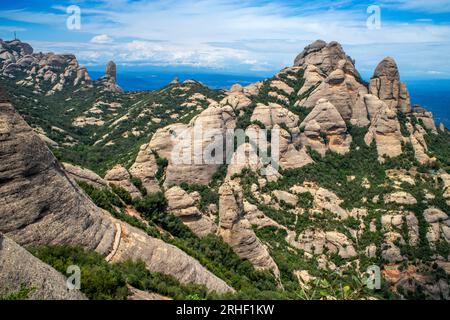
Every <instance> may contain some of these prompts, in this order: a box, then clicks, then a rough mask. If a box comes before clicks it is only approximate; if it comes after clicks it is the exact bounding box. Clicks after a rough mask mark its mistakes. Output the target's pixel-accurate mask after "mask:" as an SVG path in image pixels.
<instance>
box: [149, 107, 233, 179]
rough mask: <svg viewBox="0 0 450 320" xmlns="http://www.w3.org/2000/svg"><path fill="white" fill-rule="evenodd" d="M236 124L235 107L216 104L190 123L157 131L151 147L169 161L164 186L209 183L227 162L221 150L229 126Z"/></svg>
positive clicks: (174, 125)
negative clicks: (184, 183) (183, 183)
mask: <svg viewBox="0 0 450 320" xmlns="http://www.w3.org/2000/svg"><path fill="white" fill-rule="evenodd" d="M235 125H236V124H235V114H234V110H233V109H232V107H230V106H219V105H217V104H216V105H211V106H209V107H208V108H207V109H206V110H204V111H203V112H201V113H200V114H199V115H198V116H197V117H195V118H194V119H192V120H191V122H190V123H189V124H188V125H184V124H173V125H169V126H167V127H165V128H162V129H159V130H157V131H156V133H155V134H154V135H153V137H152V139H151V141H150V143H149V147H150V149H151V150H154V151H156V152H157V153H158V155H159V156H160V157H161V158H166V159H167V160H168V162H169V165H168V167H167V169H166V175H165V181H164V185H165V186H170V185H174V184H180V183H182V182H186V183H190V184H194V183H197V184H208V183H209V181H210V180H211V177H212V176H213V174H214V173H215V172H216V171H217V169H218V168H219V166H220V165H221V164H222V163H224V161H225V158H224V157H225V154H224V153H223V152H221V150H222V148H223V146H224V141H225V135H226V132H227V129H233V128H234V127H235ZM213 153H214V154H213Z"/></svg>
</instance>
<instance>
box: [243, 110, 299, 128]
mask: <svg viewBox="0 0 450 320" xmlns="http://www.w3.org/2000/svg"><path fill="white" fill-rule="evenodd" d="M251 121H259V122H261V123H263V124H264V125H265V127H266V129H272V128H273V127H274V126H275V125H277V124H278V125H281V124H284V125H286V127H287V128H288V129H289V131H290V132H291V134H294V135H295V134H298V124H299V117H298V116H297V115H296V114H293V113H292V112H290V111H289V110H288V109H286V108H284V107H282V106H281V105H279V104H277V103H269V104H268V105H265V104H261V103H258V105H257V106H256V108H255V110H254V111H253V114H252V117H251Z"/></svg>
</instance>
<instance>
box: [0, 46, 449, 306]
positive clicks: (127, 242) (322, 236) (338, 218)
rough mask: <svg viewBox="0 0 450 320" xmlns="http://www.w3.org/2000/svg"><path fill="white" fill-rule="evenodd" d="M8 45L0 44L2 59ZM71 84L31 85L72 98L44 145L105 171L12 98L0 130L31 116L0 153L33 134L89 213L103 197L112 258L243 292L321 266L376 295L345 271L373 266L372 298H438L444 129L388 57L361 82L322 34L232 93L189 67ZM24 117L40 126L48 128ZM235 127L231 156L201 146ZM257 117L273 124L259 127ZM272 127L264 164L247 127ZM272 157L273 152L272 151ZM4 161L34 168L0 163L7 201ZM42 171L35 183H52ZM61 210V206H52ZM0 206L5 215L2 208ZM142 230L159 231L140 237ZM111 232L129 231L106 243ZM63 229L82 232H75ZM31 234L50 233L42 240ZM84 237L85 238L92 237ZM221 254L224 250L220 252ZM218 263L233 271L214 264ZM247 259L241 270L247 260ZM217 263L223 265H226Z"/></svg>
mask: <svg viewBox="0 0 450 320" xmlns="http://www.w3.org/2000/svg"><path fill="white" fill-rule="evenodd" d="M13 44H14V46H17V47H19V48H21V49H20V50H21V51H20V52H22V51H23V53H29V52H30V48H28V47H27V46H25V45H24V46H21V45H19V44H18V43H13ZM7 45H10V43H7ZM22 47H23V48H22ZM4 52H8V53H10V52H9V51H8V50H6V51H4ZM4 52H3V51H2V52H1V53H0V57H3V56H5V57H7V59H9V60H11V59H12V58H11V57H10V56H9V55H7V54H6V53H4ZM1 54H3V56H2V55H1ZM10 54H11V53H10ZM2 59H3V58H2ZM4 60H5V59H4ZM19 61H20V59H19ZM10 64H11V63H8V64H7V65H6V67H5V63H3V64H1V66H3V69H2V70H3V73H4V72H5V70H6V71H7V74H8V73H9V72H10V71H11V70H15V69H14V68H15V67H14V68H13V67H9V68H8V66H9V65H10ZM107 69H108V72H107V76H106V77H105V80H106V81H107V82H108V81H113V82H112V83H115V66H114V65H113V64H112V63H110V64H109V65H108V68H107ZM3 79H5V78H2V80H3ZM8 81H11V80H10V78H9V77H7V79H6V80H5V83H6V84H7V85H8V89H9V92H10V94H12V95H13V96H14V100H15V103H17V104H19V106H20V104H21V103H23V102H24V101H28V100H27V98H28V97H29V96H30V95H32V94H34V93H32V92H31V93H30V92H29V91H26V90H25V91H23V93H24V94H23V97H21V96H20V94H19V95H18V92H19V89H18V88H17V89H12V88H13V87H12V86H11V83H10V82H8ZM100 81H102V80H100ZM16 84H17V83H16ZM22 84H23V83H20V84H18V85H19V86H20V85H22ZM91 89H92V88H91ZM67 90H68V91H67V94H65V93H64V90H63V91H61V92H60V93H57V94H54V95H53V94H51V95H48V96H47V94H43V93H41V94H39V95H38V96H39V97H38V98H39V99H42V101H50V100H46V99H54V100H52V104H47V106H48V107H49V108H50V107H51V108H56V107H58V106H60V105H61V103H62V102H63V101H64V103H66V104H67V105H65V106H64V108H63V109H60V110H63V112H64V113H65V112H67V111H68V110H70V108H71V107H72V108H73V106H76V107H77V108H78V109H77V111H76V114H74V115H68V116H67V117H65V118H64V122H61V123H60V124H59V125H61V124H63V125H64V128H65V129H62V128H59V127H58V128H59V129H61V130H63V131H64V132H65V134H64V136H65V137H68V136H70V137H74V136H75V133H77V137H78V139H79V141H78V142H77V143H75V145H71V146H64V145H63V143H62V142H61V141H60V140H58V139H56V138H55V140H58V141H54V140H53V139H51V137H53V136H51V137H48V136H47V138H50V140H53V142H55V143H56V145H55V144H53V143H52V142H51V141H48V140H46V143H49V144H50V145H51V148H52V149H53V150H54V152H55V153H56V154H58V152H59V151H60V152H61V155H60V159H61V160H71V161H69V162H72V163H73V164H76V165H79V166H80V165H81V166H82V167H83V166H85V167H88V168H89V169H93V168H94V166H93V165H94V164H95V163H96V160H97V159H95V158H93V159H87V161H86V160H84V159H86V158H84V157H86V156H89V154H90V152H91V151H92V152H93V153H92V154H94V152H96V154H98V155H99V156H100V157H99V158H98V159H100V162H102V164H103V166H102V169H101V170H96V171H97V173H101V176H100V175H97V173H94V172H92V171H87V170H85V169H83V168H81V167H74V166H73V164H66V165H65V166H64V167H63V166H61V165H59V164H58V162H57V161H56V160H55V159H54V158H53V157H52V156H50V155H51V153H50V151H48V149H47V148H46V147H45V144H44V142H42V141H38V140H36V139H39V138H38V136H37V135H36V134H34V133H32V131H31V129H30V128H29V127H28V126H27V125H25V124H24V122H23V120H17V119H18V118H17V117H18V116H17V117H16V116H14V112H15V111H13V109H12V106H11V105H10V104H8V103H7V102H3V103H2V115H3V118H2V119H0V120H1V121H0V123H2V124H4V125H3V128H4V129H3V131H4V132H0V133H1V134H2V135H0V136H3V137H4V139H6V140H5V141H8V139H10V138H11V137H14V135H15V134H16V133H15V131H14V130H15V129H14V128H15V127H14V125H17V124H19V125H20V126H23V127H27V130H26V132H27V133H26V137H25V138H24V141H23V143H17V144H16V145H17V146H19V147H18V148H17V149H14V148H12V147H5V148H4V150H3V152H4V154H3V156H4V157H14V156H16V157H19V158H20V157H23V158H24V159H26V157H27V156H30V153H29V152H28V151H27V150H26V147H25V146H26V145H27V144H30V143H31V144H33V145H38V146H40V147H39V148H38V149H39V150H40V151H39V152H37V153H36V154H35V156H40V155H45V154H47V155H49V154H50V155H49V156H48V157H44V159H47V160H48V161H50V162H52V163H54V164H55V167H54V168H57V169H58V170H57V171H58V172H60V174H63V175H64V176H65V178H64V179H66V181H73V183H74V185H73V186H72V187H73V188H74V189H76V190H79V192H80V194H81V195H80V196H81V197H83V199H84V200H82V203H84V204H86V205H88V206H91V209H89V210H88V211H89V212H97V211H98V212H99V211H100V210H101V209H99V208H98V207H95V206H94V203H95V204H96V205H97V206H99V207H101V208H103V209H105V210H106V211H102V214H104V217H105V219H106V220H107V221H109V222H108V223H110V224H111V226H112V227H111V228H109V232H110V233H111V235H110V236H108V239H109V240H108V241H107V242H108V243H109V245H108V250H100V251H101V253H103V254H104V255H108V254H109V255H108V259H110V260H111V261H112V262H118V261H122V260H126V259H129V258H131V259H136V258H140V259H143V260H144V262H145V263H146V265H147V268H148V269H149V270H151V271H156V272H162V273H167V274H171V275H173V276H175V277H176V278H178V280H180V282H182V283H187V282H195V283H200V284H205V285H206V286H207V287H208V289H210V290H211V291H219V292H222V293H225V292H234V293H235V294H237V295H239V294H244V296H245V294H249V293H248V292H253V294H256V292H264V291H265V290H266V291H269V292H271V293H272V294H273V295H284V297H288V298H292V297H295V295H296V294H300V293H299V292H301V290H308V288H309V289H311V290H314V289H312V288H316V289H317V284H316V283H315V282H314V280H313V279H319V278H320V279H326V280H327V281H330V282H332V286H334V285H337V284H338V282H336V281H345V283H348V285H349V286H350V287H351V289H350V290H354V291H352V292H353V294H354V297H355V298H367V297H372V296H373V295H376V293H373V292H372V293H371V292H367V291H364V290H363V289H361V288H359V287H358V285H357V284H355V283H353V282H352V280H350V278H351V276H352V275H354V276H355V277H357V278H358V277H363V275H364V273H365V269H366V268H367V267H369V266H371V265H377V266H379V267H380V268H381V269H382V276H383V281H384V282H385V283H386V287H385V291H382V292H381V295H382V297H389V295H390V294H394V295H396V296H397V297H402V298H411V297H418V296H421V297H422V296H423V297H427V298H432V299H439V298H441V299H442V298H443V299H448V296H449V289H448V280H449V276H448V271H449V269H448V266H449V257H450V252H449V241H450V219H449V216H448V213H449V212H450V211H449V209H450V193H449V192H450V179H449V177H450V175H449V171H450V163H449V162H448V159H449V158H448V157H447V155H449V153H450V139H449V132H448V130H447V129H445V128H442V127H437V126H436V125H435V123H434V120H433V117H432V114H431V113H430V112H428V111H426V110H425V109H423V108H421V107H419V106H411V103H410V99H409V93H408V90H407V88H406V85H405V84H404V83H403V82H402V81H401V79H400V73H399V70H398V67H397V65H396V63H395V61H394V60H393V59H392V58H385V59H384V60H382V61H381V62H380V64H379V65H378V66H377V68H376V69H375V71H374V74H373V76H372V78H371V80H370V81H369V83H364V82H363V81H362V80H361V77H360V75H359V73H358V71H357V69H356V67H355V61H354V60H352V59H351V58H350V57H349V56H347V55H346V53H345V52H344V50H343V48H342V46H341V45H340V44H338V43H337V42H331V43H328V44H327V43H325V42H324V41H316V42H314V43H313V44H311V45H309V46H307V47H306V48H305V50H304V51H303V52H302V53H300V54H299V55H298V57H297V58H296V59H295V61H294V65H293V66H292V67H288V68H285V69H283V70H281V71H280V72H279V73H278V74H276V75H275V76H274V77H273V78H270V79H266V80H264V81H261V82H258V83H255V84H252V85H249V86H246V87H242V86H240V85H235V86H233V87H232V88H231V89H230V90H228V91H214V90H210V89H209V88H207V87H205V86H203V85H202V84H200V83H198V82H196V81H192V80H189V81H185V82H183V83H179V82H178V81H177V82H173V83H170V84H169V85H168V86H166V87H165V88H162V89H160V90H156V91H149V92H133V93H124V92H121V91H120V90H113V91H102V90H98V91H96V90H91V91H89V90H88V91H85V92H90V94H92V96H91V98H89V99H84V101H83V100H82V98H81V97H82V95H79V96H77V94H78V93H79V91H78V92H77V89H75V90H73V92H71V91H70V89H67ZM42 96H44V97H42ZM45 97H47V98H45ZM67 99H70V100H67ZM33 101H34V100H33ZM38 101H39V100H38ZM28 103H29V104H28V105H25V104H24V105H22V107H24V106H25V107H26V108H24V110H25V113H29V114H31V112H30V110H33V108H28V106H32V105H33V102H28ZM34 103H36V102H34ZM47 110H48V109H45V108H43V109H42V110H34V111H33V112H34V113H33V114H34V116H33V118H32V119H37V120H36V121H40V120H39V119H41V117H42V116H43V115H44V114H46V113H47V112H46V111H47ZM69 113H70V112H69ZM163 116H164V117H163ZM33 121H34V120H33ZM46 121H48V122H49V123H50V124H51V123H52V122H53V121H56V120H55V119H52V118H47V119H46ZM149 124H150V125H149ZM50 128H51V126H50ZM34 129H35V131H37V132H39V133H40V134H41V138H44V137H46V135H47V134H48V135H50V134H49V131H47V130H43V129H42V130H39V129H38V128H36V127H35V128H34ZM238 129H239V130H242V132H245V133H246V134H247V136H248V137H249V139H248V141H247V140H244V141H243V142H241V143H239V144H237V145H234V146H233V148H232V150H231V151H232V152H231V154H229V155H228V156H229V157H228V156H227V155H226V154H222V153H220V152H217V150H220V148H221V147H216V148H213V150H215V151H214V152H212V151H211V145H214V144H213V142H214V141H216V137H220V139H226V137H227V134H228V133H229V132H230V130H231V131H234V132H236V131H237V130H238ZM52 130H53V131H55V129H50V131H52ZM266 130H270V132H271V133H272V137H267V136H261V134H264V133H265V132H266ZM56 131H58V130H56ZM58 132H61V131H58ZM198 132H200V133H201V135H200V136H198V135H196V133H198ZM211 132H214V133H215V136H213V135H211V134H210V133H211ZM275 132H278V133H279V141H278V157H279V158H278V160H277V161H269V162H267V161H266V160H267V159H265V157H264V156H263V154H262V153H261V150H259V149H258V148H257V147H255V146H259V145H258V143H260V142H261V141H260V139H259V140H258V139H256V140H252V139H255V138H252V137H265V139H263V140H267V144H269V145H270V147H274V146H276V144H275V142H274V140H273V138H274V136H275ZM66 134H67V135H66ZM187 137H193V138H191V139H189V138H187ZM81 139H84V142H83V143H81V142H80V141H81ZM69 140H70V139H69ZM3 145H4V146H6V144H3V143H2V146H3ZM21 145H22V146H24V147H25V148H22V149H21V148H20V146H21ZM196 146H197V148H198V149H196ZM222 147H223V146H222ZM122 148H123V150H125V151H122ZM109 150H112V151H109ZM130 150H133V151H130ZM122 152H124V153H125V152H126V155H125V156H122ZM177 152H181V153H180V154H183V155H190V156H191V157H192V158H191V161H190V162H189V161H188V162H183V163H178V162H176V158H174V154H176V153H177ZM208 152H209V155H210V156H211V155H213V153H214V155H213V157H214V158H215V160H218V161H217V162H203V159H200V161H199V162H196V160H195V159H197V158H196V157H197V156H198V155H200V156H201V157H202V156H203V155H207V154H208ZM64 153H71V156H72V158H70V159H67V156H65V155H64ZM273 157H274V154H272V150H271V152H270V157H269V160H270V159H271V160H273V159H272V158H273ZM77 159H78V161H76V160H77ZM192 159H194V160H192ZM10 162H11V163H15V164H17V165H18V168H19V171H18V172H21V171H20V170H22V171H23V172H24V176H28V174H27V173H26V172H28V171H30V170H31V171H32V173H33V172H36V170H37V169H39V168H40V167H39V166H31V167H30V168H29V169H27V165H26V163H27V161H25V160H24V161H22V160H20V161H19V160H14V161H2V163H3V165H2V170H0V172H3V174H4V175H5V177H4V178H3V179H1V181H2V184H0V188H1V187H2V186H3V188H4V190H5V192H6V193H5V197H4V199H5V200H4V201H6V204H7V205H8V206H14V205H18V204H20V200H21V199H13V198H11V196H10V194H9V192H10V190H11V188H12V187H13V186H14V179H15V178H16V176H15V175H14V174H12V173H11V172H12V171H14V170H9V168H8V166H7V165H6V163H10ZM29 162H32V161H31V160H30V161H29ZM97 162H98V161H97ZM43 163H45V161H44V162H43ZM86 164H87V165H86ZM278 165H279V168H278ZM52 168H53V167H52ZM54 168H53V169H54ZM64 168H65V169H64ZM97 168H99V167H97ZM94 169H95V168H94ZM46 170H47V169H42V170H37V172H38V173H39V172H41V171H46ZM66 171H67V172H68V173H66ZM50 172H52V171H50ZM69 176H70V177H69ZM46 180H47V181H48V179H40V181H41V182H40V183H42V185H43V186H44V187H47V188H49V189H50V190H53V193H54V192H56V194H58V193H59V192H58V191H57V190H56V189H55V188H54V187H55V185H54V184H46V182H44V181H46ZM74 180H78V181H79V183H80V186H81V187H82V188H83V190H84V192H86V193H87V195H84V193H83V191H81V189H79V187H78V186H77V185H76V183H75V182H74ZM0 190H1V189H0ZM12 194H15V193H14V192H13V193H12ZM49 194H52V192H49ZM107 195H108V196H107ZM66 196H69V197H71V195H70V193H66ZM18 197H19V198H20V193H18ZM102 197H103V198H102ZM117 197H118V198H119V199H120V200H117V199H116V198H117ZM28 198H29V199H34V200H39V201H38V203H39V205H42V208H44V209H45V210H43V209H42V208H41V209H42V210H40V211H39V210H37V211H38V212H41V213H38V214H37V216H38V218H39V219H42V215H46V214H50V215H51V214H52V211H53V209H52V206H51V204H52V203H53V202H52V201H56V204H58V201H57V198H56V199H53V198H54V197H53V198H52V199H51V201H50V205H45V204H44V203H43V202H42V199H43V198H42V196H39V194H38V193H37V194H36V193H34V194H31V195H30V196H29V197H28ZM89 198H90V199H89ZM114 199H116V200H114ZM91 200H92V201H93V202H91ZM68 211H71V210H68ZM30 214H31V212H30ZM109 214H111V215H112V216H113V217H114V218H111V217H109ZM68 216H69V215H68V214H67V212H61V217H62V218H67V217H68ZM0 217H3V218H4V219H7V220H14V219H15V218H14V212H13V213H11V211H9V210H6V211H3V212H2V213H1V215H0ZM38 218H32V219H35V220H37V221H39V219H38ZM72 218H73V217H72ZM30 219H31V218H30ZM136 219H137V220H136ZM44 220H45V219H44ZM74 222H75V224H76V223H80V220H79V219H75V221H74ZM130 223H131V224H132V225H133V227H132V226H130V225H129V224H130ZM71 224H72V223H71ZM48 228H51V226H47V227H45V229H48ZM149 228H150V229H151V230H153V231H152V232H155V237H156V238H159V239H156V238H154V237H153V235H150V236H149V235H148V230H150V229H149ZM24 230H26V228H25V229H24V228H13V227H11V224H8V223H7V224H3V228H2V229H1V230H0V231H2V232H4V233H6V234H7V235H8V236H13V240H17V241H18V243H19V244H28V243H31V242H33V241H26V239H23V238H22V236H21V233H23V232H24ZM112 230H113V231H112ZM118 230H120V231H118ZM37 234H38V233H36V232H32V233H31V234H30V236H29V237H25V238H27V239H33V236H34V237H36V236H37ZM113 234H114V235H113ZM117 234H119V238H118V239H119V240H120V239H123V240H120V241H119V242H117V241H115V240H114V238H115V239H117ZM122 234H124V235H125V236H124V237H122V236H120V235H122ZM143 239H146V240H143ZM219 239H220V240H219ZM68 240H72V241H74V242H75V243H76V244H80V243H81V244H83V242H82V241H81V242H79V241H76V237H75V236H74V237H71V238H70V239H68ZM85 240H86V241H87V239H85ZM216 241H222V242H223V244H221V245H219V243H222V242H216ZM88 242H89V241H88ZM36 243H37V244H47V245H48V244H54V242H53V241H52V240H51V239H45V238H39V241H37V242H36ZM69 243H70V241H69ZM117 243H118V245H117ZM57 244H61V242H60V241H57ZM62 244H66V243H65V241H63V242H62ZM174 245H175V246H174ZM210 246H215V247H214V248H215V250H213V249H212V247H210ZM88 248H90V249H95V246H94V247H92V244H91V243H90V244H89V246H88ZM111 248H112V249H111ZM168 248H171V249H170V250H172V252H173V255H172V257H173V259H172V258H171V259H166V260H167V261H164V257H163V256H164V255H163V254H162V252H163V251H164V250H169V249H168ZM217 248H221V249H220V250H219V249H217ZM152 250H155V251H152ZM159 250H162V251H159ZM97 251H99V250H97ZM183 251H184V252H183ZM155 252H156V253H155ZM158 252H159V253H158ZM165 252H167V251H165ZM225 252H226V254H227V255H230V257H231V256H232V257H234V258H232V259H230V261H226V260H225V257H224V254H225ZM160 253H161V256H160V255H159V254H160ZM179 257H184V258H183V259H185V261H186V265H184V266H181V268H182V269H183V271H185V272H186V273H184V274H180V272H179V271H178V270H179V268H180V266H178V265H177V261H176V260H178V259H179ZM236 259H237V260H236ZM239 259H241V260H239ZM169 260H170V261H169ZM231 260H232V261H231ZM239 261H240V262H239ZM228 263H231V265H230V266H229V270H227V271H224V270H222V269H221V268H220V266H219V265H220V264H222V265H228ZM241 263H242V264H245V263H247V264H245V266H246V267H245V268H247V267H248V268H249V269H245V270H246V271H245V272H244V273H242V271H240V270H241V268H244V267H243V266H241V265H240V264H241ZM249 265H250V266H251V267H249ZM433 266H436V268H434V267H433ZM253 268H254V269H253ZM437 269H439V271H436V272H434V271H433V270H437ZM250 270H256V271H257V273H255V274H254V275H252V276H251V277H250V279H248V275H247V274H246V273H249V274H253V273H252V272H254V271H250ZM335 271H340V278H339V277H338V278H335V277H336V274H337V273H335ZM227 272H231V275H232V279H230V278H226V277H225V275H226V274H227ZM258 272H260V273H258ZM218 275H220V277H219V276H218ZM347 276H348V277H347ZM266 277H267V278H266ZM249 288H251V289H249ZM263 288H265V289H263ZM268 288H270V289H268ZM246 289H247V290H250V291H246ZM314 292H315V291H314ZM320 298H327V296H325V297H320ZM328 298H329V297H328Z"/></svg>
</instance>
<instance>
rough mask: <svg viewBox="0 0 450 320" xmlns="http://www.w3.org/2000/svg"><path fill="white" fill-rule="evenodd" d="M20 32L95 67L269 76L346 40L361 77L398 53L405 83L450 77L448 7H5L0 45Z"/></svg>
mask: <svg viewBox="0 0 450 320" xmlns="http://www.w3.org/2000/svg"><path fill="white" fill-rule="evenodd" d="M211 12H214V15H211ZM14 32H16V34H17V37H18V38H19V39H22V40H23V41H26V42H29V43H30V44H32V46H33V47H34V48H35V49H36V51H42V52H50V51H51V52H55V53H72V54H75V55H76V56H77V58H78V60H79V61H80V63H81V64H83V65H86V66H88V67H90V66H94V68H95V66H98V65H105V64H106V63H107V61H108V60H112V59H113V60H115V62H116V63H117V65H118V66H121V65H124V64H127V65H130V66H133V67H145V66H147V65H152V66H158V67H171V68H173V67H181V68H191V69H194V70H195V69H196V68H200V69H208V70H213V73H217V72H224V71H225V72H227V73H231V72H232V73H240V74H241V73H242V74H254V73H256V74H257V75H259V74H264V73H265V74H267V73H271V72H274V71H277V70H280V69H281V68H282V67H284V66H290V65H292V63H293V61H294V58H295V56H296V55H297V54H299V53H300V52H301V51H302V50H303V48H304V47H305V46H306V45H308V44H310V43H311V42H313V41H315V40H318V39H323V40H325V41H327V42H330V41H337V42H339V43H341V44H342V46H343V47H344V50H345V51H346V53H347V54H348V55H349V56H351V57H352V58H353V59H355V60H356V66H357V68H358V70H359V72H360V73H361V74H362V75H363V76H364V77H366V76H367V75H368V74H371V73H372V72H373V70H374V69H375V67H376V66H377V64H378V63H379V62H380V61H381V60H382V59H383V58H384V57H386V56H392V57H394V58H395V60H396V61H397V64H398V66H399V69H400V73H401V75H402V78H403V79H410V78H417V79H421V78H427V79H428V78H430V77H439V78H450V64H449V63H448V61H449V60H450V56H449V52H450V37H449V36H448V35H449V34H450V1H448V0H428V1H426V2H424V1H416V0H379V1H377V2H376V3H373V2H372V1H369V0H364V1H354V0H343V1H338V2H336V1H331V0H323V1H313V0H302V1H291V0H275V1H262V2H261V1H256V0H249V1H241V2H239V1H231V0H208V1H196V0H184V1H177V0H174V1H167V2H161V1H152V0H140V1H135V0H118V1H106V0H98V1H88V0H83V1H73V0H61V1H58V3H57V4H55V1H52V0H41V1H38V2H37V1H31V0H16V1H14V2H11V1H2V3H0V38H3V39H11V38H13V36H14Z"/></svg>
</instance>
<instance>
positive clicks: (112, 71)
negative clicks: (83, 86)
mask: <svg viewBox="0 0 450 320" xmlns="http://www.w3.org/2000/svg"><path fill="white" fill-rule="evenodd" d="M116 73H117V67H116V64H115V63H114V61H109V62H108V64H107V65H106V71H105V75H104V76H103V77H101V78H100V79H99V82H100V83H101V85H102V86H103V90H104V91H109V92H113V93H122V92H123V89H122V88H121V87H120V86H119V85H118V84H117V78H116Z"/></svg>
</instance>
